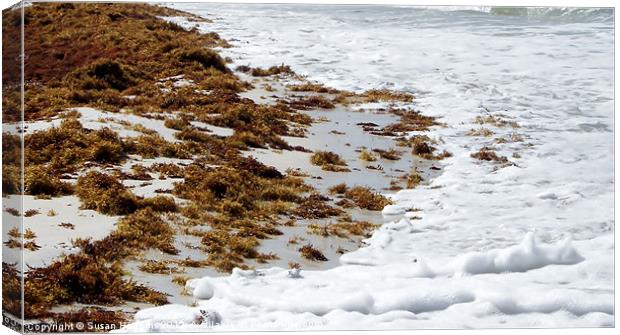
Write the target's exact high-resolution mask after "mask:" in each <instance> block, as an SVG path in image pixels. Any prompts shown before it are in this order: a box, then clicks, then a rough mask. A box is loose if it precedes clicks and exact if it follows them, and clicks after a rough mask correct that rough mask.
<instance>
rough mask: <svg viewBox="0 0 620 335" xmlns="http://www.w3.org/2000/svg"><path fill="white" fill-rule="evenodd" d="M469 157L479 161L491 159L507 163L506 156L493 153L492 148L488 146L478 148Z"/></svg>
mask: <svg viewBox="0 0 620 335" xmlns="http://www.w3.org/2000/svg"><path fill="white" fill-rule="evenodd" d="M471 157H472V158H475V159H477V160H481V161H490V162H491V161H492V162H497V163H501V164H508V163H509V161H508V158H506V157H505V156H499V155H498V154H497V153H495V151H494V150H493V149H491V148H489V147H482V148H480V150H478V151H477V152H475V153H472V154H471Z"/></svg>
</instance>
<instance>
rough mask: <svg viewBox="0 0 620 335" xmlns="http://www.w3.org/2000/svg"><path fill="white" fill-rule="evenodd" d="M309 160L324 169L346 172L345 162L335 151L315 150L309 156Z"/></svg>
mask: <svg viewBox="0 0 620 335" xmlns="http://www.w3.org/2000/svg"><path fill="white" fill-rule="evenodd" d="M310 162H311V163H312V164H314V165H318V166H320V167H321V169H323V170H325V171H332V172H348V171H350V170H349V169H348V168H347V167H346V166H347V163H346V162H345V161H344V159H342V157H340V155H338V154H337V153H335V152H331V151H316V152H315V153H313V154H312V155H311V156H310Z"/></svg>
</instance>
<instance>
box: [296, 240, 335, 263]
mask: <svg viewBox="0 0 620 335" xmlns="http://www.w3.org/2000/svg"><path fill="white" fill-rule="evenodd" d="M299 253H300V254H301V256H302V257H303V258H306V259H309V260H311V261H321V262H326V261H328V259H327V257H325V255H324V254H323V253H322V252H321V250H319V249H317V248H315V247H314V246H312V244H306V245H304V246H303V247H301V248H299Z"/></svg>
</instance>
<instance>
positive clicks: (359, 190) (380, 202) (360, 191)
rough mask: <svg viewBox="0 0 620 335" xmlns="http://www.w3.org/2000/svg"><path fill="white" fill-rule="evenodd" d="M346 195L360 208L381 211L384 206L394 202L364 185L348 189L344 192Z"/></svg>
mask: <svg viewBox="0 0 620 335" xmlns="http://www.w3.org/2000/svg"><path fill="white" fill-rule="evenodd" d="M344 196H345V197H346V198H348V199H350V200H352V201H353V202H354V203H355V204H356V205H357V206H359V207H360V208H363V209H368V210H372V211H380V210H382V209H383V207H385V206H387V205H390V204H392V201H390V200H389V199H388V198H386V197H384V196H383V195H381V194H379V193H375V192H373V191H371V190H370V189H369V188H368V187H364V186H355V187H352V188H350V189H347V190H346V191H345V192H344Z"/></svg>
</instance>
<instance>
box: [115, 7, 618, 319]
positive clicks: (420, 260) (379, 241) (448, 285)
mask: <svg viewBox="0 0 620 335" xmlns="http://www.w3.org/2000/svg"><path fill="white" fill-rule="evenodd" d="M179 6H180V7H181V9H185V10H189V11H191V12H194V13H198V14H201V15H205V16H207V17H209V18H212V19H215V21H214V23H212V24H199V29H204V30H205V31H217V32H218V33H220V34H221V35H222V37H224V38H226V39H229V40H231V41H233V44H235V46H236V47H234V48H230V49H225V50H223V51H222V52H223V53H224V54H225V55H226V56H230V57H232V58H233V59H234V60H235V61H236V62H237V64H250V65H252V66H270V65H274V64H280V63H285V64H289V65H291V66H292V67H293V69H294V70H296V71H298V72H300V73H303V74H307V75H308V76H309V77H310V78H311V79H314V80H318V81H321V82H324V83H326V84H327V85H330V86H335V87H337V88H344V89H351V90H363V89H368V88H376V87H389V88H395V89H401V90H406V91H410V92H412V93H414V94H415V96H416V102H415V104H414V105H415V108H417V109H420V110H421V111H423V112H424V113H426V114H430V115H434V116H438V117H441V121H442V122H445V123H446V124H447V127H445V128H441V127H439V128H437V129H435V130H433V132H432V133H431V135H432V136H433V137H436V138H437V139H438V140H439V141H440V143H442V144H441V145H440V146H441V147H442V149H446V150H448V151H450V152H452V153H453V157H451V158H449V159H447V160H445V161H444V162H445V163H446V166H445V168H444V169H443V173H442V174H441V175H440V176H439V177H438V178H436V179H435V180H433V181H432V183H431V184H430V185H428V186H426V187H419V188H416V189H414V190H403V191H400V192H399V193H397V194H394V195H393V196H392V199H393V200H394V202H395V205H394V206H391V207H389V208H386V209H385V211H384V213H385V214H386V215H389V214H393V213H402V212H403V211H407V210H409V209H410V208H414V207H415V208H418V209H421V210H422V211H421V212H415V215H419V216H421V220H415V221H408V220H406V219H404V220H401V221H398V222H393V223H389V224H385V225H383V226H382V227H380V228H378V230H377V231H376V232H375V233H374V234H373V236H372V237H371V238H370V239H368V240H367V241H366V246H364V247H362V248H360V249H359V250H357V251H354V252H352V253H349V254H345V255H343V256H342V258H341V263H343V265H342V266H340V267H337V268H334V269H330V270H326V271H303V270H302V271H301V273H299V274H298V276H295V278H292V276H289V273H288V271H287V270H285V269H278V268H273V269H264V270H259V271H258V272H253V273H250V274H245V275H242V274H241V273H235V274H233V275H231V276H229V277H224V278H209V279H208V281H207V282H208V283H209V285H212V288H213V292H212V293H213V295H212V297H211V298H210V299H207V300H199V301H198V306H197V307H195V308H188V307H179V308H180V309H181V308H182V309H184V310H187V311H188V312H187V313H189V314H187V313H186V314H187V315H190V314H191V313H196V312H195V311H196V310H201V309H202V310H208V311H217V312H218V313H219V315H220V316H221V324H219V325H216V326H214V327H215V328H217V329H221V330H224V329H310V328H329V329H343V328H344V329H355V328H358V329H360V328H363V329H376V328H403V327H406V328H438V327H441V328H453V327H459V328H460V327H558V326H560V327H570V326H613V324H614V320H613V315H614V311H613V296H614V290H613V250H614V244H613V230H614V219H613V130H612V129H613V14H611V13H610V12H609V11H605V10H598V11H589V12H587V13H586V12H583V13H582V14H583V15H581V14H580V15H577V14H576V13H577V12H578V11H572V12H571V13H572V14H571V15H564V16H563V19H561V20H558V19H555V18H549V16H552V15H537V16H535V15H529V14H528V15H498V14H502V13H499V12H497V11H496V12H495V13H492V11H490V10H489V13H484V12H480V11H455V10H449V11H441V10H429V9H415V8H402V7H368V6H358V7H356V6H330V7H321V6H294V5H282V6H267V5H260V6H259V5H220V4H212V5H204V4H203V5H196V4H184V5H179ZM565 12H566V13H568V12H567V11H565ZM549 13H550V12H549ZM503 14H509V13H503ZM514 14H516V13H514ZM557 16H558V15H556V17H557ZM499 112H501V113H502V114H505V115H506V117H507V118H509V120H510V121H515V122H517V123H518V124H519V125H520V128H518V129H512V128H510V127H508V128H496V127H491V126H489V127H490V128H492V130H493V131H494V132H495V135H494V136H493V137H490V138H485V137H471V136H465V134H466V133H467V132H468V131H469V130H470V129H471V128H475V127H478V126H477V125H473V124H472V119H473V118H475V117H476V116H481V115H482V116H484V115H487V114H488V113H499ZM515 132H517V133H518V134H519V135H520V136H522V137H523V141H517V142H509V143H506V144H496V143H493V139H494V138H496V137H498V136H511V135H512V134H513V133H515ZM484 145H493V146H495V147H496V148H497V151H498V154H500V155H505V156H507V157H508V158H509V159H510V160H511V161H512V162H513V163H514V165H513V166H508V167H504V168H500V169H497V166H496V165H494V164H491V163H487V162H479V161H476V160H474V159H472V158H471V157H470V154H471V153H472V152H474V151H476V150H477V149H479V148H480V147H481V146H484ZM515 152H517V153H518V155H519V156H520V157H521V158H518V157H519V156H517V157H515V158H513V157H512V154H513V153H515ZM193 283H196V282H193ZM208 293H209V292H208ZM208 295H209V294H207V296H208ZM199 296H202V294H200V295H199ZM166 308H168V307H166ZM140 313H143V314H141V315H145V313H146V314H148V313H151V314H156V313H155V312H140ZM191 315H193V314H191ZM183 317H186V316H183ZM207 326H209V327H210V326H213V325H210V324H202V325H197V324H184V325H180V326H177V327H175V328H179V329H185V330H192V329H193V330H200V329H202V328H204V327H207ZM158 327H159V325H158V324H157V323H156V322H154V319H153V318H148V317H143V318H140V319H137V320H136V322H135V323H133V324H131V325H129V326H128V327H127V328H126V329H125V330H128V331H144V330H145V329H151V330H153V329H158Z"/></svg>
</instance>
